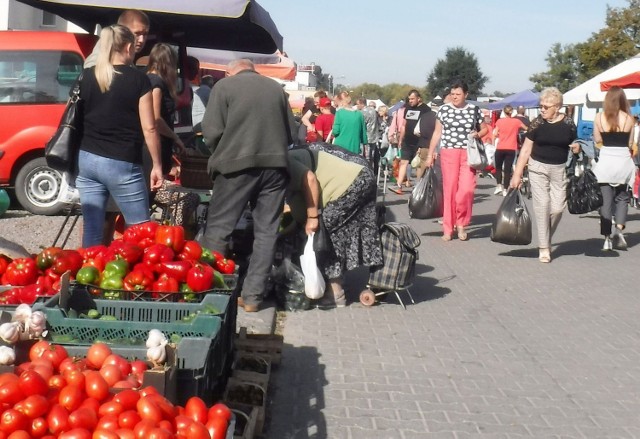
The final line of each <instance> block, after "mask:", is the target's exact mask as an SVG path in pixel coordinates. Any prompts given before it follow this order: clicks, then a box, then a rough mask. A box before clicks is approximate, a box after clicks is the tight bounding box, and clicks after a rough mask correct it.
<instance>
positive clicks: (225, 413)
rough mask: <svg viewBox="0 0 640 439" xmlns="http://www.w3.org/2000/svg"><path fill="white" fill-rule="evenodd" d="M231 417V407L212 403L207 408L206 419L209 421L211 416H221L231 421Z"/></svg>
mask: <svg viewBox="0 0 640 439" xmlns="http://www.w3.org/2000/svg"><path fill="white" fill-rule="evenodd" d="M232 417H233V413H232V412H231V409H229V407H227V406H226V405H224V404H222V403H220V402H219V403H218V404H214V405H212V406H211V408H210V409H209V414H208V418H207V419H208V420H209V421H210V420H211V419H213V418H223V419H224V420H226V421H227V422H231V418H232Z"/></svg>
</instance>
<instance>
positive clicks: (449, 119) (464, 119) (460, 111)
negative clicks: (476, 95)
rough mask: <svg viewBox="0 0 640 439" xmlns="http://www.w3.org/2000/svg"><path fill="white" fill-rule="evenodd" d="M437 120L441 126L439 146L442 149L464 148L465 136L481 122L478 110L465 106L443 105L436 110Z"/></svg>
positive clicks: (470, 105)
mask: <svg viewBox="0 0 640 439" xmlns="http://www.w3.org/2000/svg"><path fill="white" fill-rule="evenodd" d="M437 118H438V120H439V121H440V123H441V124H442V136H441V137H440V145H441V147H442V148H466V147H467V136H468V135H469V133H470V132H471V131H473V130H474V129H475V127H476V124H477V123H478V122H480V121H481V120H482V113H481V111H480V108H479V107H477V106H476V105H473V104H467V105H465V106H464V107H462V108H457V107H454V106H453V105H452V104H445V105H443V106H442V107H440V110H438V114H437Z"/></svg>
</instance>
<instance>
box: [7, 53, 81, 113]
mask: <svg viewBox="0 0 640 439" xmlns="http://www.w3.org/2000/svg"><path fill="white" fill-rule="evenodd" d="M82 63H83V60H82V57H81V56H80V55H79V54H77V53H74V52H62V51H0V105H7V104H16V103H21V104H39V103H64V102H66V101H67V99H68V98H69V89H70V88H71V86H72V85H73V82H74V81H75V79H76V78H77V77H78V75H79V74H80V72H81V71H82Z"/></svg>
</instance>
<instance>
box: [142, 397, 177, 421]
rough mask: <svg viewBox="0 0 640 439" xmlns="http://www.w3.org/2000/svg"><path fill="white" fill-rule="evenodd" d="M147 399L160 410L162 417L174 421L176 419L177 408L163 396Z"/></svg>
mask: <svg viewBox="0 0 640 439" xmlns="http://www.w3.org/2000/svg"><path fill="white" fill-rule="evenodd" d="M147 398H151V400H152V401H153V402H155V403H156V405H157V406H158V407H159V408H160V411H161V412H162V417H163V418H164V419H173V418H175V417H176V408H175V406H174V405H173V404H172V403H171V402H170V401H169V400H168V399H167V398H165V397H164V396H162V395H149V396H148V397H147Z"/></svg>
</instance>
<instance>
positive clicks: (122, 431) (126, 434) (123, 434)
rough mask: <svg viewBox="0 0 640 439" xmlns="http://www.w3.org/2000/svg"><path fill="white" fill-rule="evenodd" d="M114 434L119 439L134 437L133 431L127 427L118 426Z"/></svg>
mask: <svg viewBox="0 0 640 439" xmlns="http://www.w3.org/2000/svg"><path fill="white" fill-rule="evenodd" d="M116 434H117V435H118V437H119V438H120V439H136V436H135V435H134V433H133V431H131V430H129V429H128V428H119V429H117V430H116Z"/></svg>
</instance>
